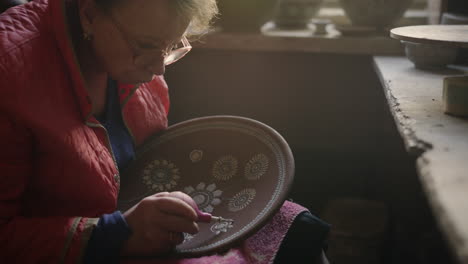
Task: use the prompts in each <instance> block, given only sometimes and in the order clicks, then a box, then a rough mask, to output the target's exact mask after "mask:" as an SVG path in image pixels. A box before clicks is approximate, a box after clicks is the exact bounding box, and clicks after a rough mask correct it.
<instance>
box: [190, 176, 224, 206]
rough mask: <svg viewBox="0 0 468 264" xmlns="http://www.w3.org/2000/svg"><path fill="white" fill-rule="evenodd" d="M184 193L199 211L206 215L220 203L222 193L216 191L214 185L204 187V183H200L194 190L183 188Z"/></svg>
mask: <svg viewBox="0 0 468 264" xmlns="http://www.w3.org/2000/svg"><path fill="white" fill-rule="evenodd" d="M184 192H185V193H186V194H188V195H189V196H190V197H192V199H193V200H194V201H195V202H196V203H197V206H198V208H199V209H200V210H202V211H203V212H206V213H211V212H213V209H214V206H217V205H219V204H220V203H221V199H220V197H221V194H223V191H221V190H217V189H216V184H214V183H212V184H210V185H208V186H206V184H205V183H204V182H200V183H199V184H198V185H197V186H196V187H195V188H193V187H192V186H188V187H185V188H184Z"/></svg>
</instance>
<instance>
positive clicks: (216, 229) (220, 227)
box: [210, 221, 234, 235]
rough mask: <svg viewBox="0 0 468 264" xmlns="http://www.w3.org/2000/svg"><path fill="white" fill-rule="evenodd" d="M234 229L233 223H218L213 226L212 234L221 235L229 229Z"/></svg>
mask: <svg viewBox="0 0 468 264" xmlns="http://www.w3.org/2000/svg"><path fill="white" fill-rule="evenodd" d="M232 227H234V225H233V224H232V221H220V222H216V223H215V224H214V225H212V226H211V228H210V229H211V232H213V233H215V234H216V235H219V234H220V233H221V232H222V233H226V232H227V231H228V229H230V228H232Z"/></svg>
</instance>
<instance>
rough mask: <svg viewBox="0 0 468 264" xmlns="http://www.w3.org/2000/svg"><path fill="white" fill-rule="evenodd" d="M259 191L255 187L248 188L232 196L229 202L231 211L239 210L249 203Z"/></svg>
mask: <svg viewBox="0 0 468 264" xmlns="http://www.w3.org/2000/svg"><path fill="white" fill-rule="evenodd" d="M256 194H257V192H256V191H255V189H251V188H247V189H244V190H242V191H240V192H239V193H237V194H236V195H234V197H232V198H231V199H230V200H229V203H228V209H229V211H231V212H237V211H240V210H242V209H244V208H245V207H247V205H249V204H250V203H251V202H252V200H253V199H254V198H255V195H256Z"/></svg>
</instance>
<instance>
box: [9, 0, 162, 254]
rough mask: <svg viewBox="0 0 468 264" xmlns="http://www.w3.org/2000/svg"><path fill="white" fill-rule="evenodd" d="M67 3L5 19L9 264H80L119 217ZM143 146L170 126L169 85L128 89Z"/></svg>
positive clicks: (124, 101)
mask: <svg viewBox="0 0 468 264" xmlns="http://www.w3.org/2000/svg"><path fill="white" fill-rule="evenodd" d="M64 6H65V5H64V0H37V1H33V2H30V3H28V4H25V5H22V6H18V7H14V8H10V9H9V10H8V11H6V12H5V13H3V14H2V15H0V92H1V96H0V263H60V262H64V263H71V262H73V263H75V262H76V261H79V259H80V256H81V254H82V253H83V251H84V248H85V247H86V244H87V240H88V238H89V236H90V234H91V231H92V228H93V227H94V225H95V224H96V222H97V220H98V218H99V217H100V216H101V215H102V214H105V213H112V212H113V211H115V209H116V201H117V195H118V192H119V172H118V170H117V168H116V164H115V162H114V159H113V155H112V152H111V149H110V145H109V142H108V136H107V132H106V130H105V129H104V128H103V127H102V126H101V125H100V124H99V122H98V121H97V120H96V119H95V118H94V117H93V116H92V115H91V109H92V104H91V101H90V99H89V96H88V94H87V91H86V88H85V87H84V85H85V84H84V80H83V78H82V76H81V73H80V68H79V65H78V63H77V61H76V57H75V54H74V50H73V46H72V43H71V39H70V35H69V33H68V31H67V26H66V23H65V21H66V17H65V12H64V10H65V7H64ZM119 95H120V100H121V105H122V109H123V110H122V112H123V116H124V120H125V123H126V124H127V127H128V128H129V130H130V133H131V134H132V137H133V139H134V143H135V145H136V146H138V145H139V144H141V143H142V142H143V141H144V140H145V139H146V138H147V137H148V136H149V135H151V134H153V133H155V132H157V131H159V130H162V129H165V128H166V127H167V113H168V108H169V100H168V91H167V86H166V83H165V82H164V80H163V78H162V77H158V78H156V79H154V80H153V81H151V82H150V83H146V84H142V85H140V86H139V87H136V86H131V85H122V84H119Z"/></svg>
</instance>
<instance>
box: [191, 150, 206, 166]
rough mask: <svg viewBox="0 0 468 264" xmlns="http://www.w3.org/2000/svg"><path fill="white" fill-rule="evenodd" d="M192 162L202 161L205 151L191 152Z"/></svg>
mask: <svg viewBox="0 0 468 264" xmlns="http://www.w3.org/2000/svg"><path fill="white" fill-rule="evenodd" d="M189 157H190V160H191V161H192V162H193V163H195V162H199V161H201V160H202V158H203V150H199V149H194V150H192V152H190V155H189Z"/></svg>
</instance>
